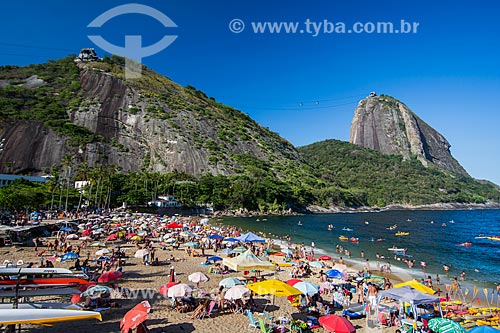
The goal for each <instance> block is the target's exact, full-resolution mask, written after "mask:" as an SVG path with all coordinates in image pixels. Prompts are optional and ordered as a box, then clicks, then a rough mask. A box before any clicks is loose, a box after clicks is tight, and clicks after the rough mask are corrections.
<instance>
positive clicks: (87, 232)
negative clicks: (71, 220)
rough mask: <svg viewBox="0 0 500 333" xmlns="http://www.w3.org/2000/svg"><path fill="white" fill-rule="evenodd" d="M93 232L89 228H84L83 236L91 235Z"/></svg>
mask: <svg viewBox="0 0 500 333" xmlns="http://www.w3.org/2000/svg"><path fill="white" fill-rule="evenodd" d="M91 232H92V231H90V230H89V229H87V230H84V231H83V232H82V236H90V233H91Z"/></svg>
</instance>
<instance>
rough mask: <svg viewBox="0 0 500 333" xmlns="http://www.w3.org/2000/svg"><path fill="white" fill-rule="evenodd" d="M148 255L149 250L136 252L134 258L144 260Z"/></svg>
mask: <svg viewBox="0 0 500 333" xmlns="http://www.w3.org/2000/svg"><path fill="white" fill-rule="evenodd" d="M148 254H149V250H148V249H140V250H137V251H135V254H134V257H135V258H139V259H142V258H144V256H147V255H148Z"/></svg>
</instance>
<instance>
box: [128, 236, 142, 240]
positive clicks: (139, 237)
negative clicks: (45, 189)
mask: <svg viewBox="0 0 500 333" xmlns="http://www.w3.org/2000/svg"><path fill="white" fill-rule="evenodd" d="M141 239H142V238H141V236H137V235H135V236H133V237H130V240H132V241H140V240H141Z"/></svg>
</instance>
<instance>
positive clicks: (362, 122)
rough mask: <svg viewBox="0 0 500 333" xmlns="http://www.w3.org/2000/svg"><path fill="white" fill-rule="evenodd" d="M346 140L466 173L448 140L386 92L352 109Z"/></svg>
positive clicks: (368, 98) (365, 100) (364, 100)
mask: <svg viewBox="0 0 500 333" xmlns="http://www.w3.org/2000/svg"><path fill="white" fill-rule="evenodd" d="M349 142H351V143H353V144H356V145H359V146H363V147H367V148H371V149H374V150H378V151H380V152H382V153H385V154H398V155H402V156H403V158H404V159H409V158H410V156H416V158H417V159H418V160H419V161H420V162H421V163H422V164H423V165H425V166H427V165H428V164H429V163H432V164H434V165H436V166H438V167H440V168H443V169H448V170H452V171H454V172H457V173H460V174H463V175H467V172H466V171H465V169H464V168H463V167H462V166H461V165H460V164H459V163H458V162H457V161H456V160H455V159H454V158H453V156H452V155H451V153H450V144H449V143H448V141H447V140H446V139H445V138H444V136H442V135H441V134H440V133H438V132H437V131H436V130H434V129H433V128H432V127H430V126H429V125H428V124H427V123H425V122H424V121H423V120H422V119H420V118H419V117H418V116H417V115H416V114H415V113H413V112H412V111H411V110H410V109H409V108H408V107H407V106H406V105H405V104H403V103H401V102H400V101H398V100H396V99H394V98H392V97H389V96H372V97H367V98H365V99H363V100H361V101H360V102H359V104H358V107H357V108H356V110H355V111H354V117H353V119H352V123H351V132H350V137H349Z"/></svg>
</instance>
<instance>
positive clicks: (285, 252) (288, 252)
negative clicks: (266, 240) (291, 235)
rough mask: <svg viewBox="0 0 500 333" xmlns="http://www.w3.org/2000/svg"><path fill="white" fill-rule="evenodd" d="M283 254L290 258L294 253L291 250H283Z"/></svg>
mask: <svg viewBox="0 0 500 333" xmlns="http://www.w3.org/2000/svg"><path fill="white" fill-rule="evenodd" d="M281 252H283V253H284V254H286V255H288V256H291V255H292V254H293V251H292V250H290V249H289V248H286V249H282V250H281Z"/></svg>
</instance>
